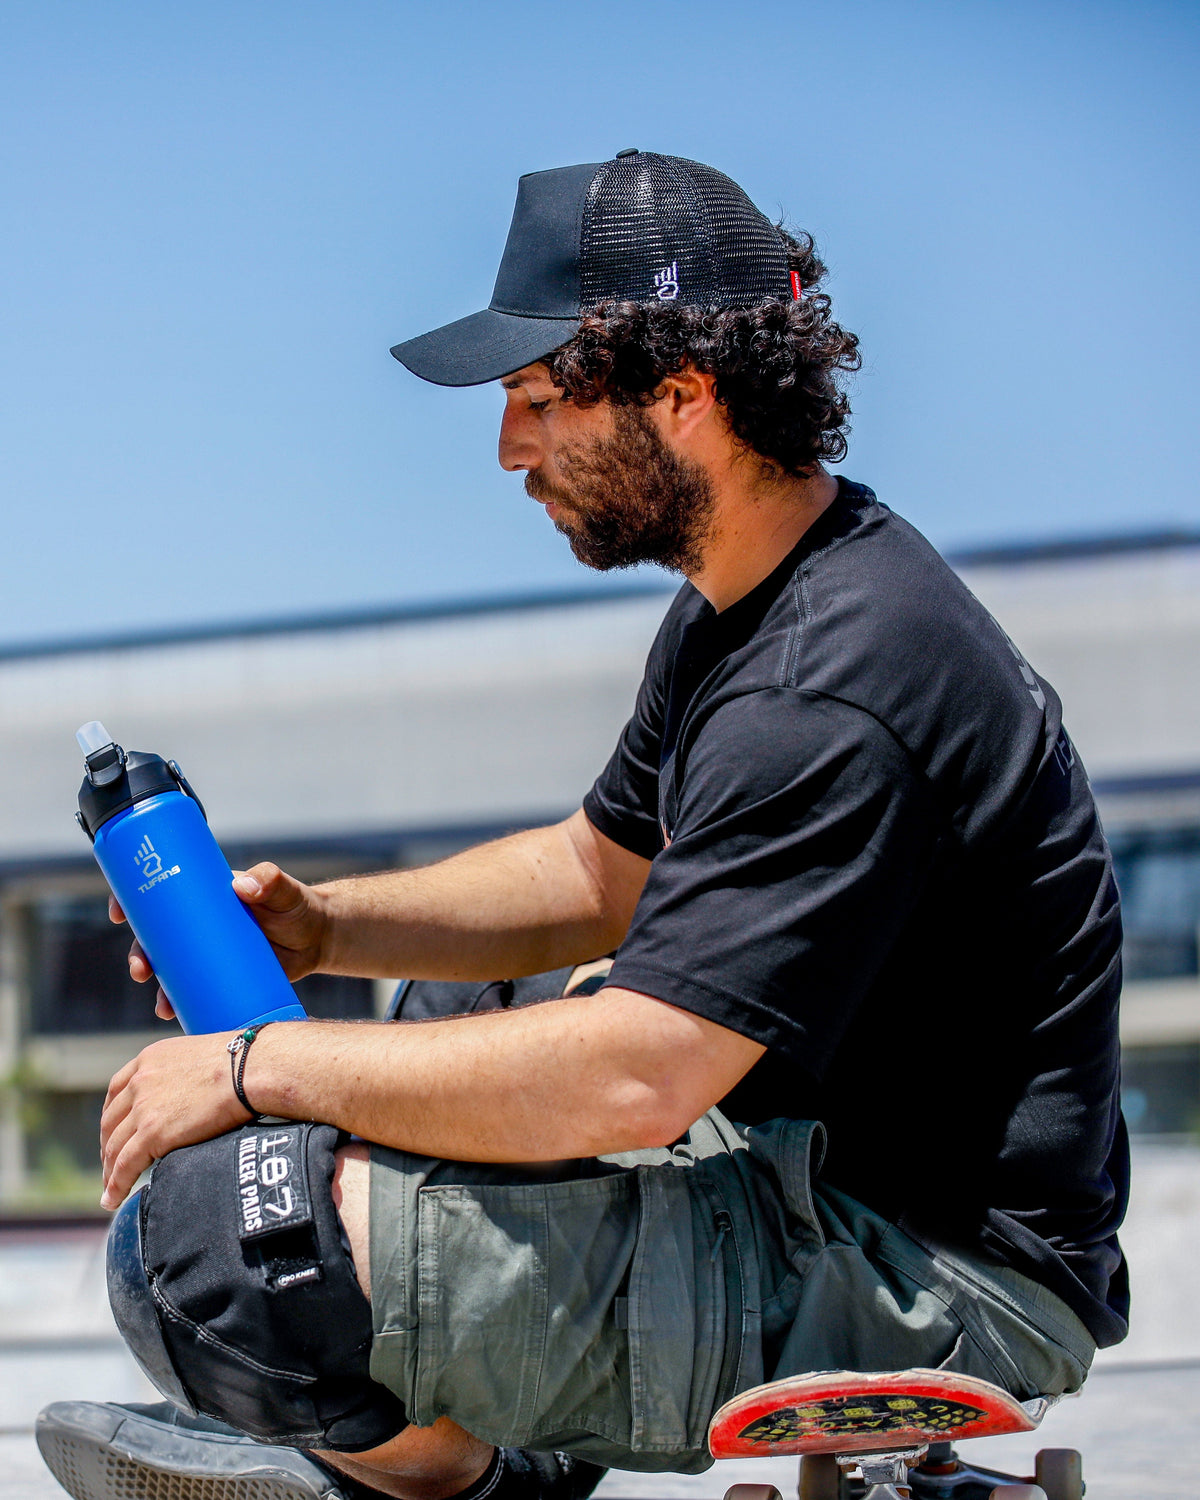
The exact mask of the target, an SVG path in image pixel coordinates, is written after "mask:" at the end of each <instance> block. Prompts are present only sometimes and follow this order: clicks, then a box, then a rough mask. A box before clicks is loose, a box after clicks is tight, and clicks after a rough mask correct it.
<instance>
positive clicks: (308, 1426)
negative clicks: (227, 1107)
mask: <svg viewBox="0 0 1200 1500" xmlns="http://www.w3.org/2000/svg"><path fill="white" fill-rule="evenodd" d="M346 1139H347V1138H346V1137H345V1136H343V1135H341V1134H340V1133H339V1132H338V1131H337V1130H336V1129H334V1127H333V1126H331V1125H316V1124H311V1123H297V1122H292V1121H287V1122H284V1123H283V1124H276V1125H268V1124H253V1125H247V1126H245V1127H244V1128H243V1129H241V1130H237V1131H232V1132H230V1133H229V1134H228V1135H223V1136H218V1137H217V1138H216V1139H215V1140H211V1141H203V1142H200V1143H199V1144H197V1145H195V1146H185V1147H183V1148H181V1149H180V1150H178V1151H172V1152H171V1153H170V1155H168V1156H165V1157H164V1158H163V1159H162V1161H160V1162H159V1163H158V1164H157V1166H156V1167H155V1169H154V1175H153V1178H152V1179H151V1182H150V1186H149V1187H148V1188H147V1189H146V1190H145V1195H144V1197H145V1201H144V1206H143V1213H142V1246H143V1256H144V1259H145V1267H146V1273H147V1278H148V1281H149V1284H150V1287H151V1291H152V1295H153V1298H154V1303H155V1309H156V1312H157V1314H158V1320H159V1323H160V1325H161V1327H162V1331H163V1339H164V1342H165V1344H166V1346H167V1349H168V1351H169V1353H170V1356H171V1361H172V1363H173V1364H174V1366H175V1369H176V1371H177V1372H178V1374H179V1378H180V1381H181V1382H182V1384H183V1386H184V1388H185V1390H186V1391H187V1394H188V1395H189V1396H190V1398H191V1399H192V1401H193V1402H194V1404H195V1406H196V1408H197V1410H199V1411H201V1412H203V1413H205V1414H206V1415H208V1416H212V1417H216V1418H218V1419H219V1420H221V1421H224V1422H228V1423H230V1424H231V1425H232V1426H234V1427H237V1428H239V1429H240V1430H241V1431H243V1432H247V1433H249V1434H250V1435H251V1436H253V1437H256V1438H258V1439H259V1441H260V1442H264V1443H277V1444H291V1445H296V1446H306V1447H318V1448H330V1449H334V1450H338V1451H343V1452H348V1453H354V1452H361V1451H363V1450H364V1449H367V1448H373V1447H376V1446H378V1445H379V1444H380V1443H384V1442H387V1441H388V1440H389V1439H390V1438H392V1437H394V1436H395V1435H396V1434H397V1433H398V1432H400V1431H401V1430H402V1429H403V1428H404V1427H405V1426H407V1419H406V1417H405V1412H404V1407H403V1406H402V1404H401V1403H400V1401H399V1399H398V1398H397V1397H396V1396H395V1395H393V1394H392V1392H391V1391H389V1390H388V1389H387V1387H385V1386H382V1385H380V1384H378V1383H377V1382H376V1381H373V1380H372V1379H371V1378H370V1371H369V1362H370V1353H371V1334H372V1328H371V1308H370V1304H369V1303H368V1301H367V1299H366V1298H365V1297H364V1296H363V1293H362V1290H361V1288H360V1287H359V1285H358V1281H357V1279H356V1277H355V1272H354V1265H353V1262H352V1260H351V1258H350V1255H349V1253H348V1247H347V1244H346V1241H345V1238H344V1235H343V1232H342V1226H341V1223H340V1221H339V1219H338V1215H337V1211H336V1209H335V1208H334V1205H333V1198H332V1194H331V1182H332V1178H333V1170H334V1150H335V1149H336V1147H337V1146H338V1145H339V1144H341V1143H343V1142H344V1141H345V1140H346Z"/></svg>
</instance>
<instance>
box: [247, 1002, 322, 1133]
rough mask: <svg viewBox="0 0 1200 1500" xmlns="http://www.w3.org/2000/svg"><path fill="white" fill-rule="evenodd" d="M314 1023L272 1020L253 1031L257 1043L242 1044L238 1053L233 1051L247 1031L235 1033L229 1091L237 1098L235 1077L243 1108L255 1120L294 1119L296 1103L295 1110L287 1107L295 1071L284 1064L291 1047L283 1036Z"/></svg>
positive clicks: (292, 1091)
mask: <svg viewBox="0 0 1200 1500" xmlns="http://www.w3.org/2000/svg"><path fill="white" fill-rule="evenodd" d="M311 1024H312V1023H311V1022H309V1021H271V1022H268V1023H267V1024H266V1025H265V1026H262V1027H258V1028H251V1029H253V1030H255V1032H256V1034H255V1037H254V1040H253V1041H252V1042H251V1043H250V1044H249V1045H248V1046H247V1045H245V1044H244V1043H243V1045H242V1046H241V1047H240V1048H239V1049H238V1051H237V1052H234V1050H233V1049H234V1048H235V1046H236V1045H237V1041H238V1039H239V1038H241V1037H244V1036H245V1032H241V1031H238V1032H235V1033H234V1034H233V1037H232V1038H231V1039H230V1041H229V1044H228V1050H229V1051H230V1062H231V1065H232V1076H231V1078H230V1088H231V1090H232V1091H233V1092H234V1094H235V1096H236V1095H237V1088H236V1083H235V1078H236V1079H238V1080H240V1083H241V1097H240V1098H239V1100H238V1102H239V1105H240V1107H242V1108H244V1109H247V1110H249V1111H250V1112H251V1114H252V1115H253V1116H255V1117H257V1116H261V1115H280V1116H284V1117H295V1110H294V1101H291V1102H292V1104H293V1107H292V1108H289V1107H288V1105H289V1100H288V1098H287V1095H288V1094H292V1093H294V1089H293V1088H291V1087H290V1084H291V1083H292V1081H293V1078H294V1069H293V1068H291V1067H289V1066H288V1065H287V1063H286V1061H285V1059H286V1057H287V1054H288V1052H289V1051H290V1048H289V1044H288V1041H287V1038H286V1037H285V1035H284V1033H287V1032H291V1033H293V1034H294V1033H295V1032H296V1031H297V1030H298V1029H299V1028H301V1027H304V1026H309V1025H311Z"/></svg>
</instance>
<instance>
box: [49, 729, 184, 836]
mask: <svg viewBox="0 0 1200 1500" xmlns="http://www.w3.org/2000/svg"><path fill="white" fill-rule="evenodd" d="M83 763H84V765H85V766H86V767H87V775H86V776H85V777H84V778H83V784H82V785H81V786H80V788H79V812H78V813H77V814H76V821H77V822H78V824H79V826H80V828H82V829H83V831H84V833H86V834H87V836H88V838H89V839H92V840H94V839H95V837H96V832H97V830H98V829H99V828H102V827H103V826H104V824H105V823H107V822H108V820H109V819H110V818H115V817H116V815H117V814H118V813H119V812H124V811H125V809H126V808H127V807H132V806H133V805H134V803H135V802H144V801H145V800H146V798H147V797H157V796H158V795H159V793H160V792H183V793H184V794H185V795H186V796H188V797H191V799H192V800H193V801H194V802H195V803H196V805H197V806H198V807H199V808H200V812H201V814H202V815H203V813H204V808H203V806H202V805H201V803H200V799H199V797H197V796H196V794H195V792H193V791H192V789H191V787H190V786H189V785H188V781H187V778H186V777H185V776H184V774H183V772H182V771H181V770H180V769H179V767H178V765H177V764H176V763H175V761H173V760H164V759H163V758H162V756H161V755H153V754H151V753H150V752H149V751H147V750H129V751H126V750H123V749H122V748H121V746H120V745H118V744H117V743H116V741H115V740H113V741H110V743H109V744H107V745H101V746H100V747H99V748H98V749H95V750H93V751H91V752H90V753H89V754H88V755H86V756H85V757H84V762H83Z"/></svg>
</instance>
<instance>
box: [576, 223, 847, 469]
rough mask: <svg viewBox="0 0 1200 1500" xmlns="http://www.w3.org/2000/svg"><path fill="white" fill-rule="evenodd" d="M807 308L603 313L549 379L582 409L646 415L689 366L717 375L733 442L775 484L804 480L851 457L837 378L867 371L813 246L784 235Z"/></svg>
mask: <svg viewBox="0 0 1200 1500" xmlns="http://www.w3.org/2000/svg"><path fill="white" fill-rule="evenodd" d="M779 232H780V234H781V235H782V237H783V239H784V242H785V243H786V245H787V247H788V268H789V270H791V271H794V272H796V274H797V276H798V277H799V280H800V284H801V286H802V287H803V295H802V297H801V298H800V300H799V301H792V300H790V299H789V300H787V301H785V300H783V299H780V298H772V299H770V300H768V301H764V302H756V303H754V304H753V305H752V306H749V307H725V308H704V307H678V306H676V305H675V304H674V303H672V302H654V303H650V304H648V305H647V304H643V303H640V302H602V303H600V304H599V305H598V306H597V307H594V308H591V309H589V310H587V311H586V312H585V315H584V317H583V320H582V322H581V324H580V327H579V332H578V333H577V334H576V335H575V337H574V338H573V339H572V340H571V341H570V343H568V344H565V345H564V346H563V347H562V348H561V349H559V350H557V351H556V352H555V353H554V354H552V355H550V356H549V357H548V358H547V360H546V364H547V365H548V366H549V370H550V379H551V380H552V381H553V382H554V384H555V385H557V386H559V387H561V388H562V390H563V392H564V393H565V394H566V396H567V397H568V399H570V400H572V401H576V402H578V403H579V404H580V405H581V406H593V405H595V404H596V403H597V402H598V401H611V402H612V403H613V404H614V405H616V406H649V405H650V404H651V403H652V402H653V401H654V399H655V391H656V390H657V389H658V387H659V386H660V385H661V383H662V381H663V379H664V378H665V377H666V376H668V375H673V374H676V373H678V372H679V371H680V370H681V369H683V368H684V366H685V365H689V364H690V365H694V366H695V368H696V369H698V370H701V371H703V372H704V373H706V374H709V375H715V376H716V377H717V381H716V397H717V400H718V401H720V402H721V404H722V405H723V406H724V407H725V410H726V412H727V413H728V416H729V424H730V427H731V428H732V430H733V433H734V435H735V437H737V439H738V440H739V441H740V442H741V443H743V444H745V446H746V447H747V448H749V449H751V450H752V451H753V452H755V453H757V454H758V455H759V457H760V458H762V459H763V460H764V461H765V463H766V465H767V468H768V470H769V471H770V472H772V473H775V474H778V473H779V472H780V471H782V472H783V473H784V474H789V475H795V476H802V475H806V474H810V473H811V472H812V470H813V468H814V466H815V465H816V464H818V463H820V462H821V461H822V460H823V459H828V460H832V461H834V462H836V461H837V460H838V459H840V458H842V457H844V456H845V452H846V435H847V433H848V432H849V427H848V425H847V418H848V417H849V415H850V402H849V400H848V398H847V396H846V392H845V390H844V389H843V385H842V382H841V381H840V380H839V377H840V376H841V375H842V374H843V373H844V372H847V371H851V370H857V369H858V368H859V367H860V366H861V364H862V358H861V356H860V354H859V352H858V338H857V336H856V335H855V334H853V333H848V332H847V331H846V330H845V329H844V328H841V327H839V325H838V324H837V323H835V322H834V321H833V317H832V315H831V309H830V302H829V298H828V297H827V296H826V295H825V293H824V292H821V291H819V290H818V287H819V286H820V284H821V281H822V279H823V277H824V276H825V266H824V264H823V263H822V261H821V260H820V259H819V257H818V256H817V254H816V252H815V250H814V247H813V241H812V237H811V235H807V234H803V233H799V234H795V235H793V234H790V233H788V232H787V231H786V230H784V229H783V228H782V227H780V231H779Z"/></svg>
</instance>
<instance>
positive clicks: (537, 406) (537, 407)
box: [529, 396, 550, 411]
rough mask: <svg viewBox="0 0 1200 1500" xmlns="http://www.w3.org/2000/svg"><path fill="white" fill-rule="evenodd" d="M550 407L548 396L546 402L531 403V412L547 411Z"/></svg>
mask: <svg viewBox="0 0 1200 1500" xmlns="http://www.w3.org/2000/svg"><path fill="white" fill-rule="evenodd" d="M549 405H550V397H549V396H547V397H546V399H545V401H531V402H530V403H529V410H530V411H545V410H546V408H547V407H548V406H549Z"/></svg>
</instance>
